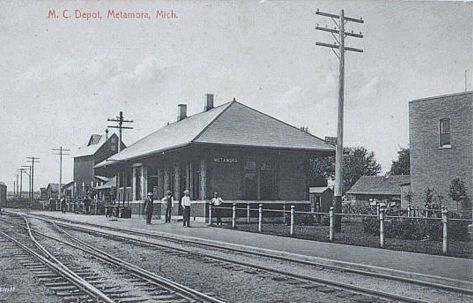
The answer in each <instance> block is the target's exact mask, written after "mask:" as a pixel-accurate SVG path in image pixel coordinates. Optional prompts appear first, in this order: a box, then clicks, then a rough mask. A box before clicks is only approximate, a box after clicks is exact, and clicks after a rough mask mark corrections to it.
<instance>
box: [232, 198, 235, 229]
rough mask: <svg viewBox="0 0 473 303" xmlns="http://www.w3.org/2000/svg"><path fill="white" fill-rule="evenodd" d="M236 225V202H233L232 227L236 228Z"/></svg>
mask: <svg viewBox="0 0 473 303" xmlns="http://www.w3.org/2000/svg"><path fill="white" fill-rule="evenodd" d="M235 225H236V203H233V207H232V228H235Z"/></svg>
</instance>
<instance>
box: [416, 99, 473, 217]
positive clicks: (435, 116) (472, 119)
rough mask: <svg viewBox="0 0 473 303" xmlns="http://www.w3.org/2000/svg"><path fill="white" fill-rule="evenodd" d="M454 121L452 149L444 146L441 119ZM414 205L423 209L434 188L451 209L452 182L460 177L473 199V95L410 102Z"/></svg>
mask: <svg viewBox="0 0 473 303" xmlns="http://www.w3.org/2000/svg"><path fill="white" fill-rule="evenodd" d="M443 118H449V119H450V129H451V148H442V147H440V139H439V131H440V130H439V127H440V119H443ZM409 139H410V148H411V158H410V164H411V191H412V197H413V200H412V203H413V204H414V205H417V206H423V205H424V202H425V191H426V189H427V188H431V189H434V190H435V191H436V194H440V195H441V196H442V197H443V199H444V201H445V202H446V203H447V205H448V207H449V208H451V209H455V208H456V204H455V203H454V202H453V201H452V199H451V198H450V197H449V195H448V190H449V186H450V182H451V181H452V180H453V179H454V178H456V177H459V178H461V180H462V181H463V182H465V185H466V187H467V189H468V192H469V196H470V197H473V94H472V93H469V94H457V95H451V96H445V97H439V98H432V99H427V100H417V101H412V102H410V103H409Z"/></svg>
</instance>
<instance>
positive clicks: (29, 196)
mask: <svg viewBox="0 0 473 303" xmlns="http://www.w3.org/2000/svg"><path fill="white" fill-rule="evenodd" d="M21 168H23V169H25V174H26V175H27V176H28V199H30V200H31V166H30V165H22V166H21ZM26 169H28V172H26Z"/></svg>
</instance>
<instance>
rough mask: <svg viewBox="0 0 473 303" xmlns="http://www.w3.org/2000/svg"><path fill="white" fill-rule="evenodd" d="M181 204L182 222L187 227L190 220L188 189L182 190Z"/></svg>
mask: <svg viewBox="0 0 473 303" xmlns="http://www.w3.org/2000/svg"><path fill="white" fill-rule="evenodd" d="M181 206H182V208H183V209H184V217H183V220H182V221H183V222H182V224H183V225H184V226H186V225H187V227H191V226H190V222H191V197H190V196H189V190H187V189H186V190H185V191H184V197H182V199H181Z"/></svg>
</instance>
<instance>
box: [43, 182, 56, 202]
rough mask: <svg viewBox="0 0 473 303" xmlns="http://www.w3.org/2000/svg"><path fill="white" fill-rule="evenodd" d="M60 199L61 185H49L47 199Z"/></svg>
mask: <svg viewBox="0 0 473 303" xmlns="http://www.w3.org/2000/svg"><path fill="white" fill-rule="evenodd" d="M58 198H59V184H58V183H49V184H48V186H46V199H47V200H49V199H58Z"/></svg>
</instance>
